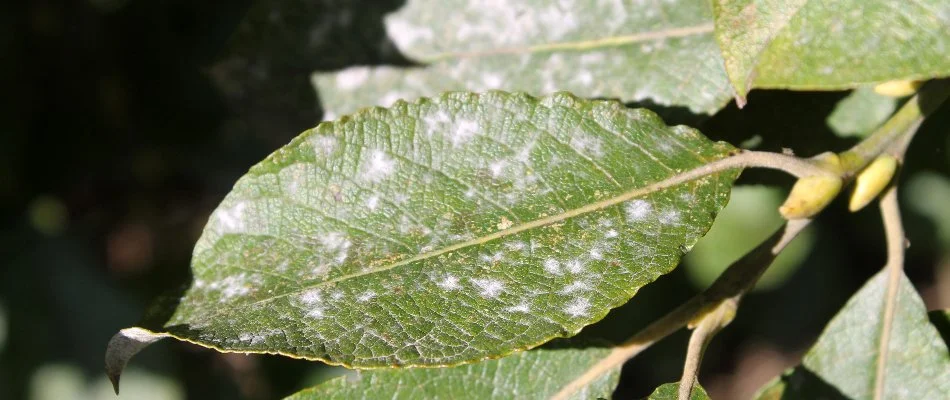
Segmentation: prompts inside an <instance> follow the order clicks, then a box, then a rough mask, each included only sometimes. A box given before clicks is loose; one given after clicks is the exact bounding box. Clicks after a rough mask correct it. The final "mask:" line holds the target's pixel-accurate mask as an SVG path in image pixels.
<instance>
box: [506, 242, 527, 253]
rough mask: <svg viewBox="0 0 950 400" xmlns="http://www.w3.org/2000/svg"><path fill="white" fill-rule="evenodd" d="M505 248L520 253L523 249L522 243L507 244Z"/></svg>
mask: <svg viewBox="0 0 950 400" xmlns="http://www.w3.org/2000/svg"><path fill="white" fill-rule="evenodd" d="M505 247H506V248H507V249H508V250H510V251H521V250H524V249H525V244H524V242H507V243H505Z"/></svg>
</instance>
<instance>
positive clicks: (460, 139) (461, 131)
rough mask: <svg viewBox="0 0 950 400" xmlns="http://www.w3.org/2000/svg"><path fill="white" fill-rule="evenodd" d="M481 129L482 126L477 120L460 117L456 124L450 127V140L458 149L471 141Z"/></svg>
mask: <svg viewBox="0 0 950 400" xmlns="http://www.w3.org/2000/svg"><path fill="white" fill-rule="evenodd" d="M479 130H481V127H480V126H479V124H478V122H477V121H473V120H470V119H459V120H457V121H455V126H453V127H452V128H450V130H449V132H448V134H449V141H450V142H452V147H453V148H456V149H457V148H459V147H461V146H462V145H464V144H466V143H468V142H470V141H471V140H472V138H473V137H475V135H477V134H478V131H479Z"/></svg>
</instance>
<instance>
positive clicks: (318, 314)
mask: <svg viewBox="0 0 950 400" xmlns="http://www.w3.org/2000/svg"><path fill="white" fill-rule="evenodd" d="M307 316H308V317H310V318H314V319H323V317H324V316H326V310H325V309H324V308H323V307H320V306H316V307H313V308H311V309H310V311H308V312H307Z"/></svg>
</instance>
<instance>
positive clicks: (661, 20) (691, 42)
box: [313, 0, 732, 115]
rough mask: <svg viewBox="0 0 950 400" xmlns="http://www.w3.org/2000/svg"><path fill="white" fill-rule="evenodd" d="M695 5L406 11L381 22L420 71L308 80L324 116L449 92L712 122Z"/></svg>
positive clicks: (383, 70)
mask: <svg viewBox="0 0 950 400" xmlns="http://www.w3.org/2000/svg"><path fill="white" fill-rule="evenodd" d="M712 21H713V19H712V10H711V8H710V6H709V4H708V3H707V2H706V1H702V0H672V1H669V0H667V1H663V2H659V1H656V2H642V3H640V4H629V3H625V2H622V1H615V2H597V3H593V2H587V3H584V4H577V5H575V6H573V7H565V6H560V5H558V4H554V3H551V2H548V1H540V0H527V1H523V2H519V3H517V4H513V3H507V2H500V3H498V4H495V5H486V4H485V3H484V2H481V1H472V0H410V1H409V2H408V4H407V5H406V6H405V7H404V8H402V9H400V10H399V11H397V12H395V13H393V14H391V15H389V16H388V17H387V18H386V28H387V31H388V32H389V36H390V37H391V38H392V40H393V41H394V42H395V43H396V46H397V48H398V49H399V50H400V51H401V52H403V53H404V54H406V55H407V56H408V57H409V58H411V59H414V60H416V61H418V62H420V63H425V64H428V65H426V66H425V67H424V68H397V67H388V66H384V67H355V68H350V69H347V70H344V71H341V72H338V73H316V74H315V75H314V77H313V80H314V84H315V86H316V89H317V92H318V94H319V96H320V98H321V99H322V100H323V104H324V106H325V107H326V110H327V111H328V112H329V113H330V115H342V114H346V113H349V112H352V111H354V110H356V109H358V108H359V107H363V106H366V105H382V106H388V105H390V104H392V103H393V101H395V100H397V99H414V98H417V97H420V96H432V95H436V94H438V93H441V92H443V91H449V90H468V91H484V90H489V89H504V90H509V91H525V92H529V93H534V94H549V93H553V92H555V91H558V90H564V91H569V92H572V93H575V94H577V95H578V96H582V97H600V98H617V99H620V100H622V101H624V102H631V101H650V102H653V103H656V104H660V105H665V106H685V107H688V108H689V109H690V110H693V111H694V112H702V113H710V114H711V113H713V112H715V111H716V110H718V109H720V108H721V107H722V106H723V105H725V104H726V103H727V102H728V101H729V99H730V98H731V97H732V91H731V88H730V87H729V82H728V80H727V78H726V74H725V71H724V69H723V66H722V63H723V62H722V58H721V57H720V55H719V49H718V47H717V45H716V41H715V39H714V37H713V24H712Z"/></svg>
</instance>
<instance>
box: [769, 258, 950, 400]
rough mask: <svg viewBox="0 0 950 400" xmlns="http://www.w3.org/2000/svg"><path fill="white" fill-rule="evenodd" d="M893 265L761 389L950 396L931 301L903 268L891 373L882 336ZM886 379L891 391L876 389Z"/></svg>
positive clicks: (949, 372) (949, 375)
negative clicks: (797, 362) (800, 359)
mask: <svg viewBox="0 0 950 400" xmlns="http://www.w3.org/2000/svg"><path fill="white" fill-rule="evenodd" d="M887 272H888V271H887V270H883V271H881V272H880V273H878V274H877V275H875V276H874V278H872V279H871V281H869V282H868V283H867V284H865V286H864V287H863V288H861V290H860V291H859V292H858V293H857V294H856V295H854V297H852V298H851V299H850V300H849V301H848V303H847V304H846V305H845V306H844V308H842V310H841V311H840V312H839V313H838V315H836V316H835V317H834V319H832V321H831V323H829V324H828V326H827V327H826V328H825V332H824V333H822V335H821V337H819V338H818V342H817V343H816V344H815V345H814V346H813V347H812V348H811V349H810V350H809V351H808V353H807V354H805V357H804V360H803V362H802V365H801V366H799V367H797V368H794V369H792V370H789V371H786V373H785V374H783V375H782V376H781V377H779V378H778V379H777V380H775V381H773V382H772V383H770V384H769V385H767V386H766V387H765V388H764V389H762V390H761V391H760V392H759V395H758V398H760V399H778V398H781V399H814V398H822V397H823V398H851V399H870V398H881V399H942V398H947V396H948V395H950V353H948V351H947V345H946V343H944V341H943V340H942V339H941V337H940V335H939V333H938V332H937V329H936V328H935V327H934V325H931V323H930V321H929V320H928V318H927V312H926V309H925V308H924V303H923V300H921V298H920V296H919V295H918V294H917V292H916V290H914V286H913V285H912V284H911V283H910V281H909V280H907V277H906V276H904V275H903V274H901V281H900V286H899V288H898V292H897V305H896V308H895V314H894V321H893V325H892V326H891V327H890V340H889V341H888V343H887V344H886V346H887V347H886V348H887V355H886V357H885V359H886V363H885V364H884V365H883V375H882V376H881V377H878V375H877V371H878V367H879V363H880V362H881V359H882V357H881V355H882V354H881V351H880V347H881V340H882V332H883V330H884V329H885V326H884V324H883V322H882V321H883V315H884V306H885V296H886V293H887V278H888V274H887ZM879 379H883V386H882V389H883V391H882V392H881V393H875V391H876V387H877V385H878V383H879Z"/></svg>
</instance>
